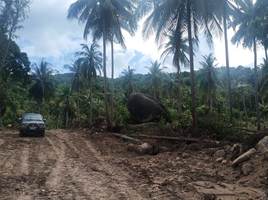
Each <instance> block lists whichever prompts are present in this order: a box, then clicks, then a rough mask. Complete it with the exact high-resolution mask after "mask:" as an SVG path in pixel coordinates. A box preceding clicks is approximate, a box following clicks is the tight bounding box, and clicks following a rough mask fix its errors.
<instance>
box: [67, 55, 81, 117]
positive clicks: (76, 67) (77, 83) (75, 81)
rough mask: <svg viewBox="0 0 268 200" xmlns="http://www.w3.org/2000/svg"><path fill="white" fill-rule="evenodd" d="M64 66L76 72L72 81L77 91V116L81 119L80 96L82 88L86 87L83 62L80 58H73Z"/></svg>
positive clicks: (73, 88)
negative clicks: (82, 67) (82, 68)
mask: <svg viewBox="0 0 268 200" xmlns="http://www.w3.org/2000/svg"><path fill="white" fill-rule="evenodd" d="M64 68H67V69H69V71H71V72H72V73H74V77H73V82H72V91H75V92H76V93H77V100H76V103H77V117H78V121H80V102H79V96H80V91H81V89H83V88H85V87H86V82H85V79H84V77H83V76H82V70H81V63H80V62H79V60H73V61H72V63H71V64H66V65H64Z"/></svg>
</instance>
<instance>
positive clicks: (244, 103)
mask: <svg viewBox="0 0 268 200" xmlns="http://www.w3.org/2000/svg"><path fill="white" fill-rule="evenodd" d="M242 98H243V106H244V113H245V118H246V124H247V129H248V128H249V127H248V115H247V109H246V102H245V96H244V94H243V95H242Z"/></svg>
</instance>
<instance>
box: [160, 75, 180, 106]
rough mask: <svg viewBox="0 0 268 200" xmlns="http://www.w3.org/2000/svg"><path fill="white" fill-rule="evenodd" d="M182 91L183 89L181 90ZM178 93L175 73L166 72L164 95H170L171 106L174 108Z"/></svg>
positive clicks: (163, 87)
mask: <svg viewBox="0 0 268 200" xmlns="http://www.w3.org/2000/svg"><path fill="white" fill-rule="evenodd" d="M178 75H179V74H178ZM180 92H181V91H180ZM177 93H178V84H177V83H176V82H175V80H174V74H168V73H167V74H166V77H165V78H164V82H163V86H162V94H163V96H168V97H169V99H170V104H171V108H172V109H173V105H174V103H173V102H174V97H175V96H176V94H177Z"/></svg>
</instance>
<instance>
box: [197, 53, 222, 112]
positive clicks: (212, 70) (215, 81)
mask: <svg viewBox="0 0 268 200" xmlns="http://www.w3.org/2000/svg"><path fill="white" fill-rule="evenodd" d="M203 59H204V61H202V62H200V64H201V65H202V67H203V68H201V69H200V70H199V72H198V75H197V79H198V80H199V82H200V83H199V90H200V91H201V92H202V94H203V95H204V96H205V99H206V100H208V102H209V110H210V112H212V95H213V94H215V93H216V88H217V85H220V82H221V81H220V79H219V75H218V69H217V68H216V67H217V65H218V64H215V61H216V58H215V57H214V56H213V54H212V53H211V54H209V55H208V56H207V55H206V56H203Z"/></svg>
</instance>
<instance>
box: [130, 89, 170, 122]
mask: <svg viewBox="0 0 268 200" xmlns="http://www.w3.org/2000/svg"><path fill="white" fill-rule="evenodd" d="M127 108H128V111H129V113H130V115H131V117H132V118H133V119H134V120H135V121H136V122H138V123H145V122H153V121H158V120H159V119H160V118H161V117H164V118H166V119H168V112H167V109H166V108H165V107H164V106H163V104H161V103H160V102H158V101H157V100H156V99H154V98H153V97H151V96H150V95H147V94H142V93H135V94H132V95H131V96H130V98H129V100H128V102H127Z"/></svg>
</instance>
